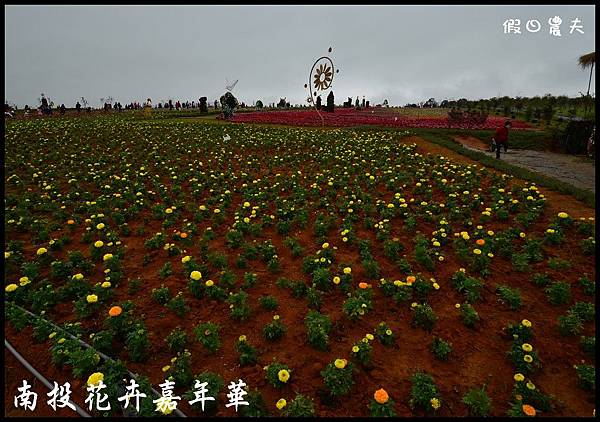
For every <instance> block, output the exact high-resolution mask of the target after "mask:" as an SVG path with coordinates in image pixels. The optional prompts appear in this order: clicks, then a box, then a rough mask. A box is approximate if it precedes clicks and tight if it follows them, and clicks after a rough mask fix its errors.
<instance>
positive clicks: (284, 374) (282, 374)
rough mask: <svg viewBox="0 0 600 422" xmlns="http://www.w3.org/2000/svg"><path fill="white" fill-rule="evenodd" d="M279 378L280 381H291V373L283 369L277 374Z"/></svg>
mask: <svg viewBox="0 0 600 422" xmlns="http://www.w3.org/2000/svg"><path fill="white" fill-rule="evenodd" d="M277 377H278V378H279V381H281V382H287V381H288V380H289V379H290V373H289V372H288V370H287V369H282V370H281V371H279V372H278V373H277Z"/></svg>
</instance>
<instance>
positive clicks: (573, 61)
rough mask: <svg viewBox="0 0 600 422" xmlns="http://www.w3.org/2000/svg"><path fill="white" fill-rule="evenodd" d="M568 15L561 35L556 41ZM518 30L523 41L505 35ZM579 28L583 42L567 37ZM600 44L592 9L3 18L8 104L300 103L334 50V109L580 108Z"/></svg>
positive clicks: (232, 10) (196, 11) (177, 10)
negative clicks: (538, 99) (572, 104)
mask: <svg viewBox="0 0 600 422" xmlns="http://www.w3.org/2000/svg"><path fill="white" fill-rule="evenodd" d="M556 15H558V16H560V17H561V18H562V25H561V26H560V29H561V34H562V36H561V37H555V36H552V35H550V33H549V25H548V18H550V17H553V16H556ZM508 18H515V19H520V20H521V34H520V35H517V34H511V35H507V34H504V32H503V25H502V24H503V22H504V21H505V20H506V19H508ZM575 18H579V19H580V20H581V25H583V31H584V34H580V33H578V32H577V31H574V32H573V33H572V34H570V33H569V32H570V29H569V27H570V26H571V21H572V20H573V19H575ZM530 19H537V20H538V21H539V22H540V23H541V29H540V30H539V32H537V33H531V32H528V31H527V29H526V28H525V23H526V21H528V20H530ZM594 35H595V17H594V6H558V5H553V6H5V65H4V66H5V80H4V85H5V95H6V98H5V99H6V100H8V101H10V102H13V103H16V104H18V105H19V106H21V107H22V106H23V105H24V104H29V105H30V106H32V105H37V99H38V97H39V94H40V93H42V92H43V93H45V94H46V95H47V96H49V97H50V98H51V99H52V100H53V101H54V102H55V104H57V105H58V104H61V103H65V105H67V106H72V105H73V104H74V103H75V101H76V100H77V99H79V98H80V97H81V96H84V97H86V98H87V99H88V101H89V102H90V104H91V105H95V106H98V105H99V104H100V98H101V97H107V96H112V97H113V98H114V99H115V100H119V101H121V103H123V104H125V103H128V102H130V101H133V100H138V101H143V100H144V99H145V98H147V97H150V98H152V100H153V102H154V103H155V104H156V103H157V102H158V101H164V100H167V99H169V98H172V99H174V100H176V99H182V100H190V101H191V100H197V99H198V98H199V97H200V96H207V97H208V99H209V101H212V100H214V98H217V97H219V96H220V95H222V94H223V93H224V92H225V84H226V82H225V80H226V78H228V79H229V81H233V80H235V79H239V83H238V84H237V86H236V87H235V88H234V90H233V93H234V94H235V95H236V96H237V97H238V99H239V100H240V101H245V102H246V103H253V102H254V101H255V100H257V99H261V100H262V101H263V102H265V103H268V102H272V101H277V100H278V99H279V97H284V96H285V97H287V99H288V101H290V102H292V103H301V102H305V100H306V98H307V96H308V95H307V93H306V91H305V89H304V83H306V81H307V79H308V73H309V71H310V67H311V65H312V63H313V61H314V60H315V59H317V58H318V57H320V56H321V55H324V54H327V49H328V48H329V47H330V46H331V47H333V52H332V53H331V54H330V56H331V58H332V59H333V61H334V63H335V65H336V66H337V67H338V68H339V69H340V72H339V73H338V74H336V75H335V78H334V81H333V90H334V94H335V97H336V103H338V102H339V103H341V102H342V101H343V100H345V99H346V97H349V96H352V97H353V98H356V96H361V98H362V96H363V95H366V97H367V99H370V100H371V102H372V103H379V102H382V101H383V99H385V98H387V99H388V100H389V101H390V103H391V104H397V105H404V104H406V103H407V102H419V101H425V100H427V99H428V98H430V97H435V98H436V99H437V100H438V101H439V100H442V99H444V98H449V99H458V98H461V97H466V98H470V99H478V98H489V97H493V96H502V95H509V96H517V95H521V96H533V95H544V94H546V93H552V94H555V95H560V94H565V95H569V96H577V95H579V94H578V93H579V91H582V92H584V93H585V92H586V90H587V84H588V77H589V71H583V70H581V69H580V68H579V67H578V66H577V59H578V57H579V56H580V55H582V54H585V53H589V52H591V51H594V50H595V43H594ZM594 72H595V71H594ZM594 90H595V86H594V82H592V90H591V91H592V92H594Z"/></svg>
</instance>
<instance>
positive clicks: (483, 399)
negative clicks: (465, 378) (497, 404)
mask: <svg viewBox="0 0 600 422" xmlns="http://www.w3.org/2000/svg"><path fill="white" fill-rule="evenodd" d="M485 388H486V386H485V385H484V386H483V387H482V388H481V389H479V388H472V389H470V390H469V392H468V393H467V394H465V395H464V396H463V399H462V402H463V403H464V404H466V405H467V407H468V408H469V416H479V417H483V416H488V415H489V413H490V411H491V410H492V401H491V400H490V398H489V397H488V395H487V393H486V392H485Z"/></svg>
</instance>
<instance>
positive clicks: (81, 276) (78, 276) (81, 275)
mask: <svg viewBox="0 0 600 422" xmlns="http://www.w3.org/2000/svg"><path fill="white" fill-rule="evenodd" d="M73 280H83V274H81V273H77V274H75V275H74V276H73Z"/></svg>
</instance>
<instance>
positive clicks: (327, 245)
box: [321, 242, 329, 249]
mask: <svg viewBox="0 0 600 422" xmlns="http://www.w3.org/2000/svg"><path fill="white" fill-rule="evenodd" d="M321 247H322V248H323V249H327V248H328V247H329V243H328V242H325V243H323V245H322V246H321Z"/></svg>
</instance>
